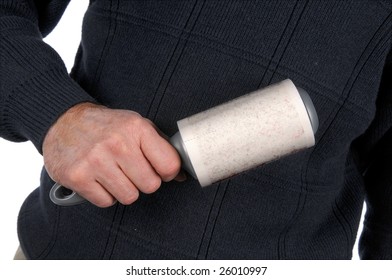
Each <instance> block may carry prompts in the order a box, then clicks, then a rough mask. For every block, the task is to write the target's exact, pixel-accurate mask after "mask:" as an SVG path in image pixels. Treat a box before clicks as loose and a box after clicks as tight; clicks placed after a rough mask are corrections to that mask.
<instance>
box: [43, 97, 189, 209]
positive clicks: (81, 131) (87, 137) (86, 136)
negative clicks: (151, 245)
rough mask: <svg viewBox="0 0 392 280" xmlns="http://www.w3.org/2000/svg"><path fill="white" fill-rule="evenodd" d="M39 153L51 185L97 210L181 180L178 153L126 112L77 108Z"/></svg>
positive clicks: (149, 125) (152, 127) (150, 126)
mask: <svg viewBox="0 0 392 280" xmlns="http://www.w3.org/2000/svg"><path fill="white" fill-rule="evenodd" d="M43 154H44V162H45V167H46V170H47V171H48V174H49V175H50V176H51V178H52V179H53V180H55V181H56V182H59V183H61V184H63V185H64V186H69V188H70V189H72V190H74V191H75V192H77V193H79V194H80V195H81V196H83V197H85V198H86V199H87V200H89V201H90V202H92V203H94V204H96V205H97V206H100V207H108V206H111V205H112V204H113V203H114V202H115V201H116V200H117V201H119V202H120V203H122V204H131V203H133V202H134V201H135V200H136V199H137V198H138V196H139V192H143V193H152V192H155V191H156V190H157V189H158V188H159V187H160V185H161V182H162V181H165V182H166V181H170V180H173V179H176V180H183V179H184V176H180V175H179V171H180V165H181V160H180V157H179V155H178V153H177V151H176V150H175V149H174V148H173V147H172V146H171V145H170V143H169V142H168V141H167V140H165V138H164V136H163V135H160V132H159V131H158V129H157V128H156V127H155V125H154V124H153V123H152V122H151V121H149V120H147V119H145V118H143V117H141V116H140V115H139V114H137V113H135V112H132V111H127V110H113V109H108V108H104V107H101V106H98V107H97V106H94V105H88V106H87V105H83V104H82V105H80V106H78V105H76V106H75V108H74V109H72V108H71V109H70V110H68V111H67V112H66V113H64V115H63V116H62V117H61V118H60V119H59V120H58V121H57V122H56V123H55V124H54V125H53V126H52V127H51V129H50V130H49V132H48V133H47V135H46V137H45V141H44V145H43Z"/></svg>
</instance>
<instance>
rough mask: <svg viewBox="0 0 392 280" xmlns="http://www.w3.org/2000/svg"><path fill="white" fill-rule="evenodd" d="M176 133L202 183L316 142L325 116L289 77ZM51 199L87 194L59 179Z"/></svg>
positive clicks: (186, 165)
mask: <svg viewBox="0 0 392 280" xmlns="http://www.w3.org/2000/svg"><path fill="white" fill-rule="evenodd" d="M177 126H178V132H177V133H176V134H175V135H174V136H172V137H171V138H170V143H171V144H172V145H173V146H174V147H175V148H176V150H177V151H178V153H179V155H180V156H181V160H182V167H183V169H185V170H186V171H187V172H188V173H189V174H191V175H192V177H194V178H195V179H196V180H198V181H199V183H200V185H201V186H202V187H206V186H209V185H211V184H213V183H215V182H219V181H221V180H224V179H227V178H229V177H232V176H234V175H236V174H239V173H242V172H244V171H246V170H249V169H252V168H254V167H257V166H260V165H262V164H264V163H267V162H270V161H273V160H276V159H278V158H281V157H283V156H285V155H288V154H292V153H294V152H297V151H300V150H303V149H305V148H308V147H312V146H313V145H314V144H315V138H314V134H315V133H316V131H317V129H318V126H319V120H318V117H317V113H316V110H315V107H314V105H313V102H312V100H311V99H310V96H309V95H308V93H307V92H306V91H305V90H303V89H301V88H297V87H296V86H295V85H294V84H293V82H292V81H291V80H289V79H287V80H284V81H281V82H279V83H276V84H273V85H270V86H268V87H266V88H263V89H259V90H256V91H254V92H251V93H249V94H246V95H243V96H240V97H238V98H236V99H233V100H231V101H229V102H226V103H223V104H221V105H218V106H216V107H213V108H210V109H208V110H206V111H203V112H200V113H197V114H195V115H192V116H190V117H187V118H184V119H182V120H179V121H178V122H177ZM50 198H51V200H52V201H53V202H54V203H56V204H58V205H62V206H68V205H75V204H79V203H81V202H83V201H85V200H84V198H82V197H81V196H79V195H78V194H77V193H75V192H71V191H69V190H67V189H65V188H64V187H63V186H61V185H60V184H57V183H56V184H55V185H54V186H53V187H52V189H51V191H50Z"/></svg>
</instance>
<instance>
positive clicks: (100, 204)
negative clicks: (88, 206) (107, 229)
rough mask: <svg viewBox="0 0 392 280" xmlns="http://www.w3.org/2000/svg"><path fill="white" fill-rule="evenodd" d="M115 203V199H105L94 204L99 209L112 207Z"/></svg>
mask: <svg viewBox="0 0 392 280" xmlns="http://www.w3.org/2000/svg"><path fill="white" fill-rule="evenodd" d="M115 202H116V200H115V199H114V198H105V199H100V200H98V201H96V202H94V204H95V205H96V206H98V207H99V208H108V207H110V206H112V205H113V204H114V203H115Z"/></svg>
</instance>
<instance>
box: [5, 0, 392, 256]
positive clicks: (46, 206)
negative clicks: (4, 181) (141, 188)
mask: <svg viewBox="0 0 392 280" xmlns="http://www.w3.org/2000/svg"><path fill="white" fill-rule="evenodd" d="M38 3H39V4H38ZM67 3H68V1H61V0H52V1H0V26H1V69H0V74H1V76H0V82H1V91H0V98H1V99H0V101H1V102H0V136H1V137H4V138H7V139H9V140H12V141H23V140H30V141H32V142H33V143H34V144H35V145H36V147H37V149H38V150H40V149H41V146H42V141H43V138H44V136H45V133H46V131H47V129H48V128H49V127H50V126H51V125H52V124H53V122H54V121H55V120H56V119H57V118H58V117H59V116H60V115H61V114H62V113H63V112H64V111H65V110H67V109H68V108H70V107H71V106H73V105H75V104H77V103H79V102H84V101H90V102H98V103H101V104H104V105H106V106H109V107H112V108H124V109H129V110H134V111H137V112H139V113H140V114H142V115H143V116H145V117H147V118H149V119H151V120H152V121H153V122H154V123H156V124H157V126H158V127H159V128H160V129H161V130H162V131H164V132H165V133H166V134H168V135H171V134H173V133H174V132H175V131H176V130H177V128H176V121H177V120H179V119H181V118H184V117H186V116H189V115H191V114H193V113H197V112H200V111H203V110H205V109H207V108H210V107H212V106H214V105H217V104H220V103H222V102H225V101H228V100H230V99H232V98H235V97H238V96H241V95H243V94H246V93H248V92H251V91H253V90H255V89H257V88H260V87H264V86H266V85H268V84H271V83H274V82H277V81H280V80H283V79H285V78H290V79H292V80H293V81H294V83H295V84H296V85H297V86H299V87H302V88H304V89H306V90H307V92H308V93H309V95H310V96H311V98H312V100H313V102H314V104H315V107H316V110H317V112H318V116H319V119H320V128H319V131H318V132H317V134H316V145H315V146H314V147H313V148H311V149H308V150H305V151H301V152H299V153H296V154H294V155H290V156H288V157H285V158H283V159H280V160H278V161H275V162H272V163H269V164H266V165H264V166H261V167H259V168H256V169H253V170H251V171H248V172H246V173H243V174H241V175H239V176H236V177H233V178H231V179H228V180H225V181H222V182H219V183H217V184H214V185H213V186H211V187H208V188H203V189H201V188H200V187H199V185H198V183H197V182H196V181H194V180H191V179H189V180H187V181H186V182H185V183H177V182H169V183H164V184H163V185H162V187H161V188H160V189H159V190H158V191H157V192H156V193H154V194H150V195H143V194H142V195H141V196H140V198H139V199H138V200H137V202H136V203H134V204H132V205H130V206H123V205H120V204H116V205H114V206H113V207H110V208H108V209H99V208H97V207H95V206H93V205H91V204H89V203H84V204H81V205H78V206H74V207H58V206H56V205H54V204H53V203H51V201H50V200H49V196H48V192H49V189H50V188H51V186H52V185H53V182H52V181H51V180H50V178H49V176H48V175H47V173H46V172H45V170H43V172H42V177H41V185H40V187H39V188H38V189H36V190H35V191H34V192H33V193H32V194H31V195H30V196H29V197H28V198H27V199H26V201H25V203H24V204H23V206H22V208H21V211H20V215H19V220H18V233H19V238H20V242H21V245H22V248H23V250H24V252H25V253H26V254H27V256H28V258H31V259H350V258H351V257H352V248H353V246H354V242H355V239H356V234H357V229H358V225H359V221H360V216H361V211H362V205H363V202H364V201H365V200H366V203H367V206H368V207H367V208H368V212H367V214H366V221H365V226H364V232H363V234H362V237H361V243H360V254H361V257H362V258H372V259H390V258H391V256H392V246H391V244H392V241H391V240H392V228H391V220H392V213H391V202H392V191H391V188H392V183H391V181H392V179H391V178H392V177H391V173H390V172H389V171H388V170H391V167H392V164H391V156H392V154H391V152H390V147H391V146H390V144H389V143H390V141H391V140H392V139H391V126H392V111H391V86H392V84H391V68H390V67H391V62H390V61H391V60H390V58H391V55H390V54H389V53H390V51H391V35H392V5H391V4H390V2H389V1H208V0H206V1H203V0H195V1H122V0H111V1H103V0H95V1H90V6H89V8H88V11H87V13H86V15H85V18H84V23H83V32H82V43H81V46H80V48H79V50H78V54H77V57H76V63H75V66H74V68H73V70H72V73H71V77H72V78H70V76H69V75H68V74H67V73H66V70H65V68H64V65H63V63H62V61H61V59H60V58H59V57H58V55H57V54H56V53H55V52H54V50H52V49H51V48H50V47H49V46H47V45H46V44H44V43H43V42H42V36H44V35H45V34H47V33H48V32H49V31H50V30H51V29H52V28H53V27H54V25H55V24H56V22H57V21H58V19H59V18H60V17H61V14H62V12H63V11H64V9H65V7H66V5H67Z"/></svg>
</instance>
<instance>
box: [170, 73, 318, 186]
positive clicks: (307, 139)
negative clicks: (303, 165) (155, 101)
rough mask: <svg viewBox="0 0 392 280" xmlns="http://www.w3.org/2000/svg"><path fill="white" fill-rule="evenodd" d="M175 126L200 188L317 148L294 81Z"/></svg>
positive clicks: (254, 94) (265, 89)
mask: <svg viewBox="0 0 392 280" xmlns="http://www.w3.org/2000/svg"><path fill="white" fill-rule="evenodd" d="M310 102H311V101H310ZM312 106H313V105H312ZM316 117H317V115H316ZM177 124H178V128H179V133H180V135H181V138H182V141H183V145H184V150H185V151H186V153H187V156H188V158H189V160H190V164H191V168H192V169H193V172H194V176H195V177H196V178H197V180H199V183H200V185H201V186H208V185H210V184H212V183H214V182H217V181H220V180H222V179H226V178H229V177H231V176H233V175H235V174H238V173H241V172H243V171H245V170H248V169H251V168H254V167H256V166H259V165H262V164H263V163H266V162H269V161H272V160H275V159H277V158H280V157H282V156H284V155H287V154H290V153H293V152H295V151H298V150H301V149H304V148H307V147H311V146H313V145H314V143H315V139H314V127H313V128H312V123H311V116H309V112H308V110H307V107H306V106H305V104H304V101H303V98H302V97H301V95H300V93H299V90H298V89H297V87H296V86H295V85H294V84H293V82H292V81H291V80H284V81H282V82H280V83H277V84H274V85H271V86H269V87H266V88H264V89H261V90H257V91H255V92H252V93H250V94H247V95H244V96H241V97H239V98H236V99H234V100H231V101H229V102H227V103H224V104H222V105H219V106H217V107H214V108H211V109H209V110H206V111H203V112H201V113H198V114H195V115H193V116H190V117H187V118H185V119H182V120H180V121H178V123H177Z"/></svg>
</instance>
